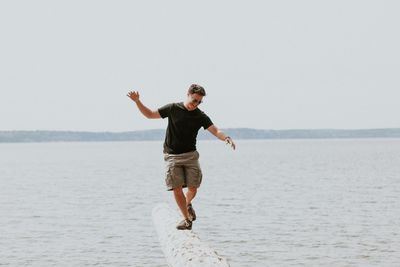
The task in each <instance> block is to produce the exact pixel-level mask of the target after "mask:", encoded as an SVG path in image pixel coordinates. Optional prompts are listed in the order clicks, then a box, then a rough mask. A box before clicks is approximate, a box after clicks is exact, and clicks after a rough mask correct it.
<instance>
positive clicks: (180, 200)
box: [174, 186, 192, 230]
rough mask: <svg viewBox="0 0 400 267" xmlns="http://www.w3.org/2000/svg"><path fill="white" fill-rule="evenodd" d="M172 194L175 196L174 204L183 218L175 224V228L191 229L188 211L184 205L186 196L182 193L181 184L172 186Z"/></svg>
mask: <svg viewBox="0 0 400 267" xmlns="http://www.w3.org/2000/svg"><path fill="white" fill-rule="evenodd" d="M174 196H175V200H176V204H178V207H179V209H180V210H181V213H182V215H183V217H184V218H185V219H184V220H183V221H181V222H180V223H179V224H178V225H177V226H176V229H178V230H191V229H192V221H191V220H189V212H188V210H187V207H186V198H185V194H183V190H182V186H179V187H176V188H174Z"/></svg>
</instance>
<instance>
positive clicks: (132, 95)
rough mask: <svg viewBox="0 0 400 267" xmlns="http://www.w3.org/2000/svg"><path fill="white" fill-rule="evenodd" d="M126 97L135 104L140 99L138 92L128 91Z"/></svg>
mask: <svg viewBox="0 0 400 267" xmlns="http://www.w3.org/2000/svg"><path fill="white" fill-rule="evenodd" d="M127 96H128V97H129V98H130V99H132V100H133V101H135V102H137V101H138V100H139V97H140V96H139V92H138V91H129V92H128V94H127Z"/></svg>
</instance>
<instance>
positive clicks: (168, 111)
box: [158, 104, 172, 119]
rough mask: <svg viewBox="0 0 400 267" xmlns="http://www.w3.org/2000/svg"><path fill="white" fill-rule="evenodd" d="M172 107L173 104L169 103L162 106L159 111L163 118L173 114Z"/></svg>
mask: <svg viewBox="0 0 400 267" xmlns="http://www.w3.org/2000/svg"><path fill="white" fill-rule="evenodd" d="M171 109H172V104H167V105H165V106H162V107H161V108H159V109H158V113H160V116H161V118H163V119H164V118H166V117H169V116H170V115H171Z"/></svg>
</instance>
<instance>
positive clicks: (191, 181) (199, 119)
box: [127, 84, 235, 230]
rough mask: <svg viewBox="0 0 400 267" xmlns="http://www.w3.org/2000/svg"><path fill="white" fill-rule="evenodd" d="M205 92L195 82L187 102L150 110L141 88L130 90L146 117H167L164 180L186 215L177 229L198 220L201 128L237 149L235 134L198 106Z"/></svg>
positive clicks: (189, 226)
mask: <svg viewBox="0 0 400 267" xmlns="http://www.w3.org/2000/svg"><path fill="white" fill-rule="evenodd" d="M205 95H206V92H205V90H204V88H203V87H201V86H200V85H197V84H192V85H191V86H190V87H189V90H188V92H187V99H186V101H185V102H180V103H171V104H167V105H165V106H163V107H161V108H159V109H158V110H151V109H149V108H148V107H146V106H145V105H144V104H143V103H142V102H141V101H140V98H139V92H137V91H130V92H128V94H127V96H128V97H129V98H131V99H132V100H133V101H134V102H135V103H136V106H137V107H138V109H139V110H140V112H141V113H142V114H143V115H144V116H145V117H146V118H148V119H159V118H163V119H164V118H168V127H167V131H166V135H165V141H164V160H165V162H166V166H167V173H166V179H165V182H166V185H167V189H168V190H170V191H173V192H174V197H175V200H176V203H177V205H178V207H179V209H180V211H181V213H182V215H183V218H184V220H183V221H181V222H180V223H179V224H178V225H177V226H176V228H177V229H178V230H191V229H192V222H193V221H194V220H196V213H195V211H194V209H193V206H192V204H191V203H192V201H193V199H194V197H195V196H196V193H197V188H199V187H200V184H201V180H202V172H201V168H200V165H199V153H198V152H197V150H196V138H197V133H198V131H199V130H200V128H201V127H203V128H204V129H207V130H208V131H209V132H210V133H212V134H213V135H215V136H216V137H217V138H218V139H220V140H223V141H225V142H226V143H227V144H229V145H231V147H232V148H233V149H235V143H234V142H233V141H232V138H230V137H229V136H227V135H225V134H224V133H223V132H222V131H221V130H219V129H218V128H217V127H216V126H215V125H214V124H213V123H212V121H211V119H210V118H209V117H208V116H207V115H206V114H205V113H204V112H202V111H201V110H200V109H199V108H198V106H199V105H200V104H201V103H202V101H203V100H202V99H203V97H204V96H205ZM185 187H187V192H186V195H185V194H184V193H183V190H182V188H185Z"/></svg>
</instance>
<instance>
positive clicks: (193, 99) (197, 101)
mask: <svg viewBox="0 0 400 267" xmlns="http://www.w3.org/2000/svg"><path fill="white" fill-rule="evenodd" d="M190 98H191V99H192V101H191V102H192V103H193V104H195V105H200V104H201V103H203V101H201V100H197V99H196V98H194V97H193V96H190Z"/></svg>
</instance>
